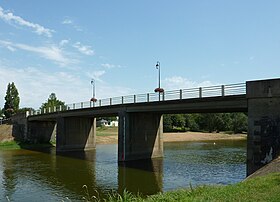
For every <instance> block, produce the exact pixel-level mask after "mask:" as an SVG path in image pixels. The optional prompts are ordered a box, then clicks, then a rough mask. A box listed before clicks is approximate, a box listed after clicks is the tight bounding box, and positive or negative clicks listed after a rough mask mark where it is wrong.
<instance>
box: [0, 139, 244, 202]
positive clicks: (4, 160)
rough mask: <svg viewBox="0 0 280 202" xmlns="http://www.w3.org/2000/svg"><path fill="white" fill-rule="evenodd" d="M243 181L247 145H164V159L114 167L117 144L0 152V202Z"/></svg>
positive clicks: (74, 198)
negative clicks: (60, 150) (66, 150)
mask: <svg viewBox="0 0 280 202" xmlns="http://www.w3.org/2000/svg"><path fill="white" fill-rule="evenodd" d="M245 177H246V141H216V142H213V141H209V142H180V143H165V144H164V158H160V159H154V160H149V161H147V160H146V161H137V162H129V163H126V164H119V165H118V162H117V145H97V148H96V150H94V151H87V152H70V153H61V154H59V153H58V154H56V152H55V149H54V148H51V149H46V150H45V151H34V150H33V151H31V150H24V149H20V150H0V201H8V200H10V201H82V200H83V197H86V196H87V194H86V193H87V191H86V188H85V187H84V188H83V185H86V186H87V189H88V191H89V195H90V196H93V195H95V196H96V197H98V198H103V197H106V194H107V193H109V192H112V191H118V192H120V193H121V192H122V191H123V190H124V189H126V190H128V191H130V192H133V193H137V192H140V193H141V194H143V195H150V194H154V193H157V192H165V191H169V190H174V189H177V188H185V187H190V186H197V185H201V184H233V183H236V182H240V181H241V180H243V179H244V178H245Z"/></svg>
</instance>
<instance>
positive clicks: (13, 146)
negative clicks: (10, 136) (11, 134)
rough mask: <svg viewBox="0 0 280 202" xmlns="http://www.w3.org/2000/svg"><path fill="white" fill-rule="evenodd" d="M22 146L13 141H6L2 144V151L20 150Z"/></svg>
mask: <svg viewBox="0 0 280 202" xmlns="http://www.w3.org/2000/svg"><path fill="white" fill-rule="evenodd" d="M20 148H21V147H20V145H19V143H18V142H16V141H14V140H12V141H6V142H0V150H6V149H20Z"/></svg>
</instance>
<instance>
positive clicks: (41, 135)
mask: <svg viewBox="0 0 280 202" xmlns="http://www.w3.org/2000/svg"><path fill="white" fill-rule="evenodd" d="M55 135H56V122H55V121H30V122H28V133H27V137H26V139H25V141H27V142H30V143H33V144H42V143H49V142H50V140H51V138H52V137H54V136H55Z"/></svg>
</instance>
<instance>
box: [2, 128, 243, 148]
mask: <svg viewBox="0 0 280 202" xmlns="http://www.w3.org/2000/svg"><path fill="white" fill-rule="evenodd" d="M102 132H103V133H105V134H106V135H100V136H99V135H97V137H96V142H97V144H117V142H118V135H117V130H116V129H114V130H112V131H110V130H107V131H105V132H104V131H102ZM241 139H246V135H244V134H234V135H228V134H224V133H201V132H185V133H164V134H163V141H164V142H184V141H207V140H241ZM12 140H13V136H12V126H11V125H4V124H3V125H0V142H5V141H12Z"/></svg>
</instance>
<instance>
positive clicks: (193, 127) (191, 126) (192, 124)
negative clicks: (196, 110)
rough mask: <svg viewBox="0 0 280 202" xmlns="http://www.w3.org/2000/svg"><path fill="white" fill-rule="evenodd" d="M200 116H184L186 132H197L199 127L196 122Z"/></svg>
mask: <svg viewBox="0 0 280 202" xmlns="http://www.w3.org/2000/svg"><path fill="white" fill-rule="evenodd" d="M199 116H200V114H186V115H185V118H186V127H187V128H188V130H190V131H195V132H197V131H199V130H200V127H199V124H198V120H199V118H200V117H199Z"/></svg>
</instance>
